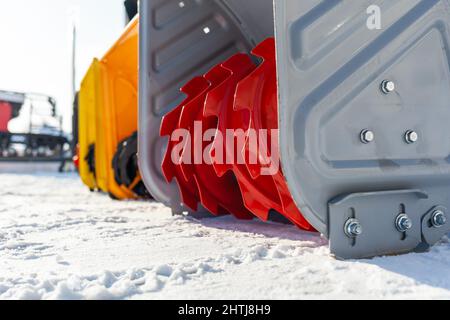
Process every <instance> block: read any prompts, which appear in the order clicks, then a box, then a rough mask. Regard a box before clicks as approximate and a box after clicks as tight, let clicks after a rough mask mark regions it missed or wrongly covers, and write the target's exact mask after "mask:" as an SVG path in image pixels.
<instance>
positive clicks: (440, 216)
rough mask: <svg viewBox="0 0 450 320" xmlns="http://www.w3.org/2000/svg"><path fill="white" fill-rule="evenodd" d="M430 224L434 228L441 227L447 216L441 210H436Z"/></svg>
mask: <svg viewBox="0 0 450 320" xmlns="http://www.w3.org/2000/svg"><path fill="white" fill-rule="evenodd" d="M431 223H432V224H433V226H434V227H435V228H440V227H443V226H444V225H445V224H446V223H447V216H446V215H445V212H443V211H442V210H436V211H435V212H434V213H433V216H432V218H431Z"/></svg>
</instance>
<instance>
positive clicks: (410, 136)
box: [405, 130, 419, 144]
mask: <svg viewBox="0 0 450 320" xmlns="http://www.w3.org/2000/svg"><path fill="white" fill-rule="evenodd" d="M418 140H419V134H418V133H417V132H415V131H414V130H409V131H407V132H406V133H405V141H406V143H408V144H412V143H416V142H417V141H418Z"/></svg>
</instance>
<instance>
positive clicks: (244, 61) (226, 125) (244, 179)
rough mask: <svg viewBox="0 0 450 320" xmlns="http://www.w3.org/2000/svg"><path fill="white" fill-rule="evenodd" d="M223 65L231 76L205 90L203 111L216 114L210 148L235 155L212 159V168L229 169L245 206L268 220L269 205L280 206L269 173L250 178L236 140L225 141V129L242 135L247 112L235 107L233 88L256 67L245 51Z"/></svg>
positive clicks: (247, 117) (216, 170)
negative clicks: (208, 90)
mask: <svg viewBox="0 0 450 320" xmlns="http://www.w3.org/2000/svg"><path fill="white" fill-rule="evenodd" d="M222 67H223V68H225V69H227V70H229V72H230V73H231V76H230V77H229V78H228V79H227V80H225V81H224V82H223V83H222V84H221V85H220V86H218V87H217V88H216V89H214V90H212V91H210V92H209V93H208V97H207V100H206V102H205V114H206V115H214V116H216V117H218V136H220V137H221V138H220V139H216V140H215V143H214V145H213V148H212V150H216V151H217V149H219V148H223V149H224V150H223V155H224V157H223V159H222V160H226V157H227V155H232V156H233V158H234V159H231V160H233V161H231V162H230V163H226V162H219V163H218V162H214V169H215V172H216V173H217V174H218V175H219V176H223V175H225V174H229V173H230V172H232V173H233V174H234V176H235V177H236V179H237V182H238V185H239V189H240V190H241V193H242V197H243V200H244V204H245V206H246V208H247V209H249V210H250V211H251V212H252V213H253V214H254V215H255V216H257V217H258V218H260V219H262V220H267V219H268V217H269V212H270V211H271V210H272V209H273V210H277V211H280V210H281V201H280V199H279V197H278V193H277V192H276V185H275V184H274V182H273V179H272V178H271V177H261V178H260V179H257V180H254V179H252V177H251V176H250V174H249V173H248V170H247V168H246V165H245V162H242V163H239V162H238V159H237V157H236V156H235V155H237V143H236V144H235V143H226V142H227V141H226V131H227V130H228V129H231V130H235V131H236V130H241V132H242V133H244V138H245V132H246V131H247V129H248V127H249V120H250V118H249V112H248V111H247V110H241V111H234V99H235V91H236V87H237V85H238V83H239V82H240V81H241V80H242V79H244V78H245V77H247V76H248V75H249V74H250V73H251V72H252V71H253V70H255V68H256V66H255V65H254V64H253V63H252V62H251V60H250V58H249V57H248V56H247V55H243V54H240V55H236V56H234V57H232V58H231V59H229V60H228V61H226V62H225V63H223V64H222ZM228 142H229V141H228ZM244 142H245V141H244ZM211 152H213V151H211ZM230 158H231V157H230Z"/></svg>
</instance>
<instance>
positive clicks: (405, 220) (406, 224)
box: [395, 214, 413, 232]
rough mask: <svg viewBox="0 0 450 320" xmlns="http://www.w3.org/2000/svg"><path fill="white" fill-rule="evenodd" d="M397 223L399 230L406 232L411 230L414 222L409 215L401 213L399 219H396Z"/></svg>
mask: <svg viewBox="0 0 450 320" xmlns="http://www.w3.org/2000/svg"><path fill="white" fill-rule="evenodd" d="M395 225H396V227H397V230H398V231H400V232H406V231H408V230H411V228H412V227H413V222H412V220H411V219H410V218H409V217H408V215H406V214H401V215H399V216H398V217H397V220H396V221H395Z"/></svg>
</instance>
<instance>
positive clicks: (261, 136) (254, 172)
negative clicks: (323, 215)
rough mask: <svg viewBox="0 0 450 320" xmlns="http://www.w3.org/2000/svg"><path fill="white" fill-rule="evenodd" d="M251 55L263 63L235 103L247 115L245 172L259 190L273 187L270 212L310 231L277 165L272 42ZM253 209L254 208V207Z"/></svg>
mask: <svg viewBox="0 0 450 320" xmlns="http://www.w3.org/2000/svg"><path fill="white" fill-rule="evenodd" d="M252 54H253V55H255V56H257V57H259V58H261V59H262V63H261V64H260V65H259V66H258V67H257V68H256V69H255V70H254V71H253V72H252V73H251V74H250V75H248V76H247V77H246V78H245V79H243V80H242V81H241V82H240V83H239V84H238V86H237V88H236V96H235V101H234V110H235V111H236V112H238V111H240V110H247V111H248V112H249V113H250V121H249V133H248V136H247V140H246V144H245V147H244V148H243V149H242V151H241V152H242V156H243V157H244V158H245V159H246V167H247V169H248V173H249V174H250V176H251V178H252V179H253V180H254V183H257V185H258V189H261V188H263V186H268V185H271V186H274V188H273V189H272V191H275V190H276V193H277V194H278V199H279V201H280V202H278V203H277V204H279V206H278V207H276V206H274V208H273V209H274V210H276V211H278V212H279V213H280V214H282V215H283V216H285V217H286V218H287V219H289V220H290V221H291V222H293V223H294V224H295V225H297V226H298V227H300V228H302V229H306V230H311V229H312V227H311V225H310V224H309V223H308V222H307V221H306V220H305V219H304V217H303V216H302V215H301V213H300V211H299V210H298V208H297V206H296V205H295V203H294V201H293V199H292V196H291V194H290V192H289V189H288V187H287V184H286V181H285V179H284V176H283V173H282V171H281V164H280V163H279V162H280V161H279V160H280V159H279V146H278V99H277V97H278V92H277V79H276V60H275V41H274V39H268V40H266V41H264V42H262V43H261V44H260V45H258V46H257V47H256V48H255V49H254V50H253V51H252ZM252 135H253V136H252ZM238 179H239V178H238ZM261 179H264V181H263V180H261ZM250 185H252V184H250ZM247 186H248V185H247ZM243 193H244V191H243ZM251 196H252V195H249V197H251ZM245 197H246V195H245V194H244V198H245ZM261 202H262V201H261ZM253 206H254V207H256V206H255V205H254V204H253ZM253 211H254V210H253Z"/></svg>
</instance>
